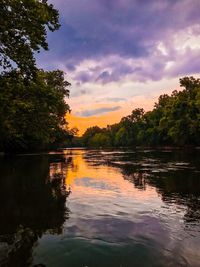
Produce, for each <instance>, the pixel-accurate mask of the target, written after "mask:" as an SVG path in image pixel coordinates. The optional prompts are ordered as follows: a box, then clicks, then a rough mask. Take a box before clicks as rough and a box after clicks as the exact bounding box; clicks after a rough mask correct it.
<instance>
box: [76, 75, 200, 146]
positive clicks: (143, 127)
mask: <svg viewBox="0 0 200 267" xmlns="http://www.w3.org/2000/svg"><path fill="white" fill-rule="evenodd" d="M180 86H181V87H183V90H181V91H177V90H175V91H173V92H172V94H171V95H167V94H163V95H161V96H160V97H159V98H158V101H157V102H156V103H155V105H154V108H153V110H152V111H148V112H145V111H144V109H143V108H136V109H134V110H133V111H132V113H131V114H130V115H129V116H126V117H123V118H122V119H121V121H120V122H119V123H116V124H113V125H108V126H107V127H106V128H99V127H98V126H94V127H91V128H88V129H87V130H86V131H85V133H84V134H83V136H82V137H81V138H77V139H75V140H74V145H82V146H86V147H126V146H127V147H131V146H187V145H194V146H198V145H200V79H195V78H194V77H184V78H181V79H180Z"/></svg>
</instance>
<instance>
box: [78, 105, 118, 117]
mask: <svg viewBox="0 0 200 267" xmlns="http://www.w3.org/2000/svg"><path fill="white" fill-rule="evenodd" d="M119 109H121V107H120V106H115V107H105V108H97V109H90V110H83V111H81V112H78V113H77V114H76V115H77V116H80V117H91V116H94V115H101V114H104V113H108V112H111V111H116V110H119Z"/></svg>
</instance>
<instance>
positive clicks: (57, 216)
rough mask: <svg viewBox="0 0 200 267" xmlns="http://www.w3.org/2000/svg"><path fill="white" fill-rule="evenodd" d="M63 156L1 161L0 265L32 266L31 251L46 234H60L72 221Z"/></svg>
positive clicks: (17, 158)
mask: <svg viewBox="0 0 200 267" xmlns="http://www.w3.org/2000/svg"><path fill="white" fill-rule="evenodd" d="M66 164H67V163H66V162H65V158H64V157H63V156H62V155H56V156H55V155H52V156H48V155H44V156H18V157H15V158H9V160H8V159H6V158H2V159H1V160H0V168H1V177H0V201H1V202H0V203H1V209H0V219H1V224H0V244H1V249H0V265H1V266H29V264H30V262H31V257H32V247H33V245H34V244H35V243H36V241H37V239H38V238H39V237H41V236H42V234H43V233H45V232H47V231H48V232H50V233H56V234H59V233H61V232H62V226H63V223H64V221H65V220H66V219H67V218H68V217H69V210H68V209H67V208H66V203H65V202H66V197H67V196H68V195H69V194H70V192H71V191H70V190H69V189H67V188H66V187H65V171H66Z"/></svg>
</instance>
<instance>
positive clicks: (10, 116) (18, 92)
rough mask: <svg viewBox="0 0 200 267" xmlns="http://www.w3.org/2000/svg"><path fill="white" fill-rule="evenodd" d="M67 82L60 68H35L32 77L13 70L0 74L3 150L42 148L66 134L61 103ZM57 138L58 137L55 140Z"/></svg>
mask: <svg viewBox="0 0 200 267" xmlns="http://www.w3.org/2000/svg"><path fill="white" fill-rule="evenodd" d="M69 85H70V84H69V83H68V82H66V81H65V80H64V74H63V72H62V71H59V70H56V71H51V72H45V71H42V70H40V71H38V72H37V75H36V78H35V79H34V80H31V81H28V82H27V80H25V79H24V77H23V75H21V74H20V73H19V72H16V71H13V72H11V73H7V74H4V75H2V76H1V77H0V88H1V90H0V131H1V134H0V137H1V140H0V145H1V147H2V149H4V150H8V151H11V150H14V151H20V150H38V149H41V150H42V149H45V148H48V147H49V146H51V145H53V144H55V143H56V142H59V141H60V140H61V139H62V138H63V137H65V138H66V137H67V136H68V132H67V129H66V121H65V114H66V112H68V111H69V106H68V104H66V102H65V100H64V99H65V97H68V95H69V90H68V89H67V87H68V86H69ZM59 139H60V140H59Z"/></svg>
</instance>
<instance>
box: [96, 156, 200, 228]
mask: <svg viewBox="0 0 200 267" xmlns="http://www.w3.org/2000/svg"><path fill="white" fill-rule="evenodd" d="M116 162H117V164H116ZM120 162H122V163H123V164H120ZM126 162H127V164H125V163H126ZM184 163H185V165H184ZM101 164H102V163H101ZM104 164H106V165H109V166H112V167H115V168H118V169H119V170H120V171H121V173H122V175H123V177H124V179H125V180H128V181H129V182H131V183H133V184H134V187H135V188H137V189H139V190H146V186H147V185H149V186H152V187H154V188H156V191H157V192H158V194H159V195H160V197H161V199H162V200H163V201H164V202H166V203H168V204H169V203H175V204H177V205H183V206H185V207H186V212H185V214H184V221H185V223H186V224H187V223H190V222H191V221H192V222H196V223H198V222H200V179H199V178H200V169H199V167H200V155H199V152H198V151H175V152H174V151H172V152H168V153H166V151H163V152H161V151H152V152H151V151H150V152H149V153H144V152H143V151H138V152H137V153H135V154H133V153H132V154H131V153H130V154H129V153H122V154H119V156H117V157H116V155H114V153H113V154H109V156H108V157H107V158H105V157H104Z"/></svg>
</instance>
